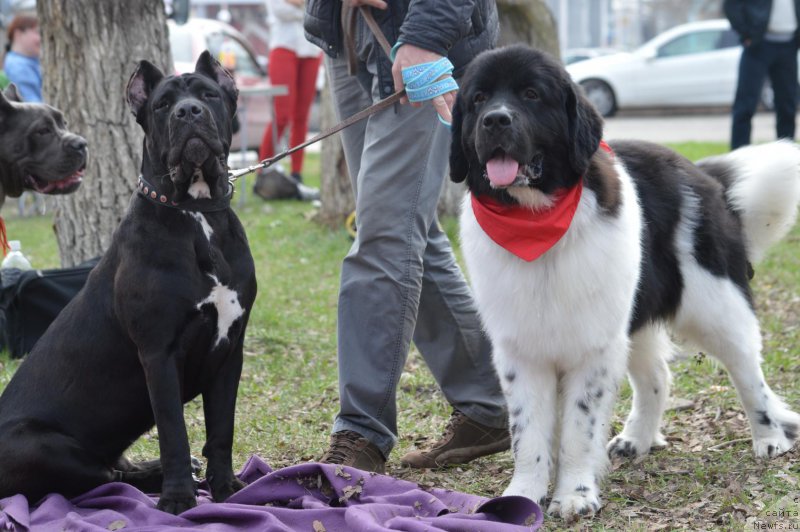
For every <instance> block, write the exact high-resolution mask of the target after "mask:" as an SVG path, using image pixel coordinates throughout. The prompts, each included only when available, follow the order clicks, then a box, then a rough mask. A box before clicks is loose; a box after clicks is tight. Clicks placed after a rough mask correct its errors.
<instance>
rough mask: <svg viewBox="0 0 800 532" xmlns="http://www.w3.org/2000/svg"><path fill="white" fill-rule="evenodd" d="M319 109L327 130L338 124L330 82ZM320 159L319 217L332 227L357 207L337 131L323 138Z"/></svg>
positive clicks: (322, 123) (323, 128)
mask: <svg viewBox="0 0 800 532" xmlns="http://www.w3.org/2000/svg"><path fill="white" fill-rule="evenodd" d="M320 111H321V116H320V128H321V129H322V131H325V130H326V129H328V128H329V127H331V126H333V125H334V124H336V113H335V112H334V110H333V101H332V97H331V91H330V89H329V88H328V85H327V83H326V84H325V88H324V89H323V90H322V100H321V102H320ZM320 160H321V165H320V166H321V172H322V175H321V176H320V197H321V201H322V206H321V207H320V210H319V221H320V222H322V223H323V224H325V225H327V226H328V227H330V228H332V229H338V228H341V227H342V224H343V223H344V220H345V218H347V215H348V214H350V213H351V212H353V210H354V209H355V208H356V207H355V199H354V198H353V188H352V187H351V186H350V175H349V173H348V172H347V162H346V161H345V159H344V149H343V148H342V141H341V139H340V138H339V135H338V134H337V135H333V136H330V137H328V138H326V139H325V140H323V141H322V153H321V154H320Z"/></svg>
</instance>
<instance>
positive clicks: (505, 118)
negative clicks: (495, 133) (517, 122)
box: [481, 109, 513, 130]
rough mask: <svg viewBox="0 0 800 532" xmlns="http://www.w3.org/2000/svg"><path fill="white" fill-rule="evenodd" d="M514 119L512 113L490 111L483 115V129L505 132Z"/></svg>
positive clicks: (499, 110)
mask: <svg viewBox="0 0 800 532" xmlns="http://www.w3.org/2000/svg"><path fill="white" fill-rule="evenodd" d="M511 122H513V118H512V117H511V113H509V112H508V111H505V110H502V109H496V110H494V111H489V112H488V113H486V114H485V115H483V121H482V122H481V123H482V124H483V127H484V128H486V129H494V130H503V129H506V128H508V127H510V126H511Z"/></svg>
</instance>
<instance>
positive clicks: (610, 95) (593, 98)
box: [581, 79, 617, 116]
mask: <svg viewBox="0 0 800 532" xmlns="http://www.w3.org/2000/svg"><path fill="white" fill-rule="evenodd" d="M581 88H582V89H583V92H584V94H586V98H587V99H588V100H589V101H590V102H592V105H594V107H595V109H597V112H598V113H600V114H601V115H602V116H612V115H613V114H614V113H615V112H617V100H616V98H615V97H614V91H613V90H611V87H609V86H608V84H607V83H605V82H603V81H600V80H596V79H589V80H586V81H582V82H581Z"/></svg>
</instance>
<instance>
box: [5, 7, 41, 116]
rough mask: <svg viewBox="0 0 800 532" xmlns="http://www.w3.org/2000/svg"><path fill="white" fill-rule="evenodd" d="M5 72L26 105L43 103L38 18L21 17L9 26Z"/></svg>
mask: <svg viewBox="0 0 800 532" xmlns="http://www.w3.org/2000/svg"><path fill="white" fill-rule="evenodd" d="M7 37H8V41H7V43H6V55H5V58H4V59H3V70H4V71H5V73H6V76H7V77H8V79H9V81H11V82H12V83H14V84H15V85H16V86H17V89H18V90H19V94H20V96H21V97H22V99H23V100H24V101H26V102H41V101H42V71H41V66H40V64H39V54H40V53H41V49H42V38H41V35H40V34H39V21H38V20H37V18H36V16H34V15H30V14H20V15H17V16H15V17H14V19H13V20H12V21H11V24H9V25H8V35H7Z"/></svg>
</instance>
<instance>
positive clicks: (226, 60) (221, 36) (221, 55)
mask: <svg viewBox="0 0 800 532" xmlns="http://www.w3.org/2000/svg"><path fill="white" fill-rule="evenodd" d="M206 44H207V45H208V51H209V52H211V55H213V56H214V57H216V58H217V59H218V60H219V62H220V63H222V66H224V67H225V68H227V69H228V70H231V71H235V72H236V73H237V74H240V75H243V76H263V75H264V74H263V73H262V71H261V68H260V67H259V66H258V63H256V60H255V59H254V58H253V56H252V55H250V52H248V51H247V48H245V47H244V45H243V44H242V43H240V42H239V41H238V40H237V39H235V38H234V37H233V36H231V35H228V34H225V33H221V32H218V33H211V34H209V35H208V36H207V37H206ZM176 61H177V59H176Z"/></svg>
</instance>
